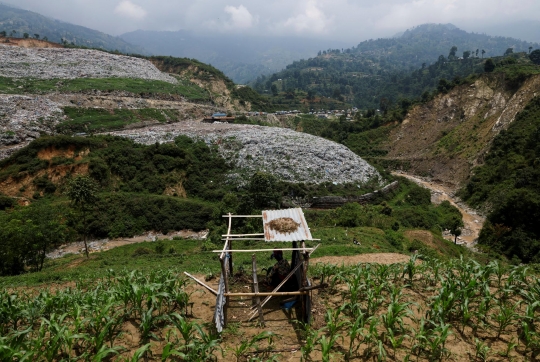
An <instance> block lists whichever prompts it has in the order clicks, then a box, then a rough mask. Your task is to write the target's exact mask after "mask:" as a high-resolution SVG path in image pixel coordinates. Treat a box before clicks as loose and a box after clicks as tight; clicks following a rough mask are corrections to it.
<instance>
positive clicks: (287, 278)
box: [248, 262, 303, 322]
mask: <svg viewBox="0 0 540 362" xmlns="http://www.w3.org/2000/svg"><path fill="white" fill-rule="evenodd" d="M302 264H303V262H302V263H299V264H298V265H297V266H295V267H294V269H293V270H291V272H290V273H289V274H288V275H287V276H286V277H285V279H283V281H282V282H281V283H279V285H278V286H277V287H275V288H274V290H273V291H272V293H274V292H277V291H278V290H279V288H281V287H282V286H283V285H284V284H285V283H286V282H287V280H289V278H290V277H291V276H293V275H294V273H295V272H296V270H298V268H299V267H300V265H302ZM271 298H272V295H269V296H267V297H266V298H264V300H263V302H262V303H261V308H262V307H264V305H265V304H266V303H268V301H269V300H270V299H271ZM251 314H252V315H251V316H250V317H249V319H248V322H249V321H250V320H252V319H253V317H255V315H256V314H257V311H252V312H251Z"/></svg>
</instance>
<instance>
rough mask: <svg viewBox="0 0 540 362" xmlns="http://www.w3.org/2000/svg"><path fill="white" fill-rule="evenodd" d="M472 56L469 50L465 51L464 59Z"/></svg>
mask: <svg viewBox="0 0 540 362" xmlns="http://www.w3.org/2000/svg"><path fill="white" fill-rule="evenodd" d="M470 56H471V52H470V51H469V50H466V51H464V52H463V59H469V57H470Z"/></svg>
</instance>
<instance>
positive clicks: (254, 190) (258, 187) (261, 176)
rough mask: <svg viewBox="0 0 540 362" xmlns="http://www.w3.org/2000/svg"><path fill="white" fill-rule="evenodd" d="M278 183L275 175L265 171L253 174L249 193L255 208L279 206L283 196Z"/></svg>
mask: <svg viewBox="0 0 540 362" xmlns="http://www.w3.org/2000/svg"><path fill="white" fill-rule="evenodd" d="M277 183H278V181H277V179H276V177H275V176H273V175H271V174H268V173H265V172H256V173H255V174H254V175H253V176H251V178H250V180H249V185H248V194H249V197H250V198H251V199H252V200H253V205H254V206H255V208H257V209H263V208H265V207H273V208H276V207H278V205H279V203H280V199H281V197H280V194H279V192H278V191H277Z"/></svg>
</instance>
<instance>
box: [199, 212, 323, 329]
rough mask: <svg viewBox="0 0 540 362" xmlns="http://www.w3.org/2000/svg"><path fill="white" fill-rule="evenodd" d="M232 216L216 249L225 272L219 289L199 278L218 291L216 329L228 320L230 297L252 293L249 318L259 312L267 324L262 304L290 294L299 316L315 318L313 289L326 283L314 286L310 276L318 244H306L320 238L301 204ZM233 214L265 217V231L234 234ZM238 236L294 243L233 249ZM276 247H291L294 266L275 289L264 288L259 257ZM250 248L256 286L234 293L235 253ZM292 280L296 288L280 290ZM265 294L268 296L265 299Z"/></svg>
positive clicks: (244, 238) (245, 295)
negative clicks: (261, 287) (313, 232)
mask: <svg viewBox="0 0 540 362" xmlns="http://www.w3.org/2000/svg"><path fill="white" fill-rule="evenodd" d="M223 217H225V218H228V229H227V234H225V235H223V236H222V237H223V241H224V245H223V249H222V250H214V251H213V252H215V253H219V261H220V263H221V276H220V279H219V287H218V290H217V291H215V290H213V289H211V288H210V287H208V286H207V285H205V284H204V283H202V282H200V281H197V282H198V283H199V284H201V285H203V286H205V287H206V288H207V289H209V290H211V291H212V292H213V293H214V294H216V309H215V313H214V322H215V324H216V329H217V331H218V332H221V331H222V330H223V328H224V327H225V326H226V323H227V308H228V306H229V304H230V299H231V298H234V297H249V296H251V297H252V298H253V306H252V311H251V312H250V314H249V318H248V320H252V319H253V318H255V317H256V316H257V315H258V316H259V321H260V322H261V323H262V324H264V316H263V312H262V307H263V306H264V305H265V304H266V303H267V302H268V301H269V300H270V299H271V298H272V297H274V296H289V297H293V298H291V301H292V300H296V302H297V304H298V307H297V311H298V310H299V319H301V320H302V321H303V322H305V323H309V322H310V319H311V291H312V290H313V289H317V288H320V287H322V285H318V286H312V285H311V283H310V281H309V279H308V277H307V271H308V267H309V258H310V255H311V253H313V252H314V251H315V250H316V249H317V247H318V245H317V247H314V248H308V247H306V241H312V240H317V239H313V238H312V236H311V232H310V231H309V227H308V225H307V222H306V219H305V218H304V213H303V212H302V209H301V208H294V209H285V210H269V211H263V212H262V214H261V215H232V214H228V215H223ZM233 218H262V222H263V229H264V230H263V232H262V233H259V234H233V233H232V230H231V227H232V220H233ZM235 240H260V241H265V242H287V243H291V244H292V245H290V247H285V248H274V249H255V250H239V249H233V243H234V241H235ZM272 250H281V251H291V252H292V256H291V269H290V272H289V274H288V275H287V276H286V277H285V279H284V280H283V281H282V282H281V284H279V285H278V286H277V287H276V288H275V289H274V290H272V291H271V292H261V291H259V287H258V280H257V258H256V254H255V253H258V252H268V251H272ZM242 252H249V253H253V255H252V271H253V281H252V283H253V287H252V292H241V293H233V292H231V291H230V289H229V277H230V276H231V275H232V274H233V257H234V254H235V253H242ZM286 283H289V289H290V285H293V287H292V289H293V290H288V291H280V289H282V287H283V286H284V285H285V284H286ZM261 297H266V298H265V299H264V300H263V301H261Z"/></svg>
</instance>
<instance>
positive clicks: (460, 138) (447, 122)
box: [387, 73, 540, 189]
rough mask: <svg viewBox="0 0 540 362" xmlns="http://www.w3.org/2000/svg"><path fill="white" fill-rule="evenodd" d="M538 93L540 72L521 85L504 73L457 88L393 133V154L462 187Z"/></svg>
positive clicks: (420, 107)
mask: <svg viewBox="0 0 540 362" xmlns="http://www.w3.org/2000/svg"><path fill="white" fill-rule="evenodd" d="M538 91H540V75H533V76H530V77H529V78H528V79H526V80H525V81H524V82H523V83H522V84H520V85H518V86H516V83H515V82H509V81H508V79H507V78H505V75H504V74H503V73H496V74H485V75H483V76H481V77H479V78H478V79H477V80H476V81H475V82H474V83H473V84H464V85H460V86H457V87H455V88H453V89H452V90H450V91H449V92H448V93H446V94H439V95H438V96H436V97H435V98H434V99H433V100H432V101H430V102H427V103H424V104H421V105H418V106H416V107H414V108H413V109H412V110H411V111H410V112H409V113H408V115H407V117H406V119H405V120H404V121H403V122H402V123H401V124H400V125H399V126H397V127H395V128H394V129H393V130H392V132H391V133H390V137H389V139H388V142H387V147H388V150H389V152H388V155H387V158H388V159H391V160H395V161H397V164H399V165H401V166H400V167H403V168H404V169H407V170H409V171H410V172H413V173H415V174H417V175H420V176H428V177H430V178H431V179H432V180H434V181H440V182H443V183H445V184H447V185H448V186H450V187H452V188H453V189H456V188H458V187H459V186H462V185H463V183H464V182H465V181H466V180H467V178H468V177H469V175H470V174H471V170H472V168H473V167H475V166H477V165H479V164H482V163H483V158H484V156H485V154H486V152H488V150H489V148H490V145H491V143H492V141H493V139H494V137H495V136H496V135H497V134H499V132H500V131H501V130H503V129H506V128H507V127H508V125H509V124H510V123H512V121H513V120H514V119H515V117H516V114H517V113H518V112H520V111H521V110H523V108H524V107H525V106H526V105H527V103H529V101H530V100H531V99H532V98H533V97H534V96H535V95H536V94H537V93H538Z"/></svg>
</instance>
